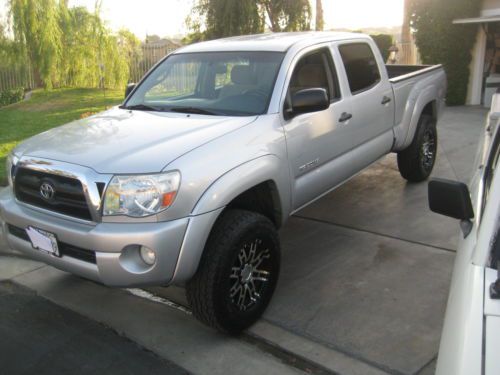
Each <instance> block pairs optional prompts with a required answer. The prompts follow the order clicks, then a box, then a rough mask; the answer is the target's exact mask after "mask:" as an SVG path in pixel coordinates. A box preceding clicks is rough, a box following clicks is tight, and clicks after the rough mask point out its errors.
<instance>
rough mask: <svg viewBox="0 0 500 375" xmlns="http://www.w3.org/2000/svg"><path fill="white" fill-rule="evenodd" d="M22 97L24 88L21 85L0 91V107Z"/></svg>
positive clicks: (18, 100) (15, 101)
mask: <svg viewBox="0 0 500 375" xmlns="http://www.w3.org/2000/svg"><path fill="white" fill-rule="evenodd" d="M23 98H24V89H23V88H22V87H19V88H16V89H10V90H4V91H0V107H2V106H4V105H9V104H13V103H17V102H20V101H21V100H23Z"/></svg>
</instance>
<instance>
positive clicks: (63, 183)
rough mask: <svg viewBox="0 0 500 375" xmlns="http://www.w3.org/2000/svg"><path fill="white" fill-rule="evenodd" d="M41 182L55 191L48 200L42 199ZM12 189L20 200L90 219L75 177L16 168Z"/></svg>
mask: <svg viewBox="0 0 500 375" xmlns="http://www.w3.org/2000/svg"><path fill="white" fill-rule="evenodd" d="M43 183H48V184H50V185H51V186H52V187H53V188H54V191H55V193H54V196H53V198H52V199H50V200H46V199H44V198H43V197H42V195H41V194H40V187H41V185H42V184H43ZM14 191H15V194H16V198H17V199H18V200H19V201H21V202H24V203H27V204H30V205H33V206H36V207H40V208H44V209H46V210H50V211H54V212H58V213H61V214H64V215H68V216H73V217H76V218H79V219H84V220H92V217H91V215H90V211H89V207H88V205H87V201H86V200H85V194H84V192H83V186H82V183H81V182H80V181H79V180H77V179H75V178H70V177H65V176H59V175H56V174H50V173H45V172H39V171H35V170H31V169H27V168H17V170H16V175H15V183H14Z"/></svg>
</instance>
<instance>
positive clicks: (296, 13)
mask: <svg viewBox="0 0 500 375" xmlns="http://www.w3.org/2000/svg"><path fill="white" fill-rule="evenodd" d="M266 21H267V22H268V24H267V26H268V27H269V29H270V30H271V31H274V32H280V31H300V30H309V29H310V24H311V6H310V4H309V0H238V1H234V0H197V2H196V3H195V6H194V7H193V9H192V11H191V14H190V15H189V16H188V18H187V19H186V24H187V26H188V28H189V29H190V30H191V34H189V36H188V37H187V38H186V39H184V41H185V42H194V41H200V40H206V39H214V38H221V37H227V36H234V35H245V34H253V33H260V32H263V31H264V26H265V25H266Z"/></svg>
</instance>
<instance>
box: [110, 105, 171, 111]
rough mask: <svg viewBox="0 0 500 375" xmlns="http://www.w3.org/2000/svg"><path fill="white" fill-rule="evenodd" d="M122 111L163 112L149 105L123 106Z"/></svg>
mask: <svg viewBox="0 0 500 375" xmlns="http://www.w3.org/2000/svg"><path fill="white" fill-rule="evenodd" d="M120 108H121V109H131V110H136V111H161V110H162V109H161V108H158V107H153V106H150V105H147V104H134V105H129V106H126V105H121V106H120Z"/></svg>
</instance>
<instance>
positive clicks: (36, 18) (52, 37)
mask: <svg viewBox="0 0 500 375" xmlns="http://www.w3.org/2000/svg"><path fill="white" fill-rule="evenodd" d="M9 6H10V13H9V15H10V18H11V22H12V31H13V33H14V39H15V41H16V42H17V43H18V45H19V46H21V48H22V50H23V51H24V52H25V54H26V56H27V58H28V60H29V62H30V64H31V66H32V68H33V71H34V76H35V80H36V83H37V85H43V86H45V87H47V88H50V87H52V82H53V76H54V74H55V73H56V68H57V61H58V59H59V57H60V54H61V30H60V28H59V18H58V14H59V13H58V4H57V3H56V1H55V0H36V1H32V0H10V1H9Z"/></svg>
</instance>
